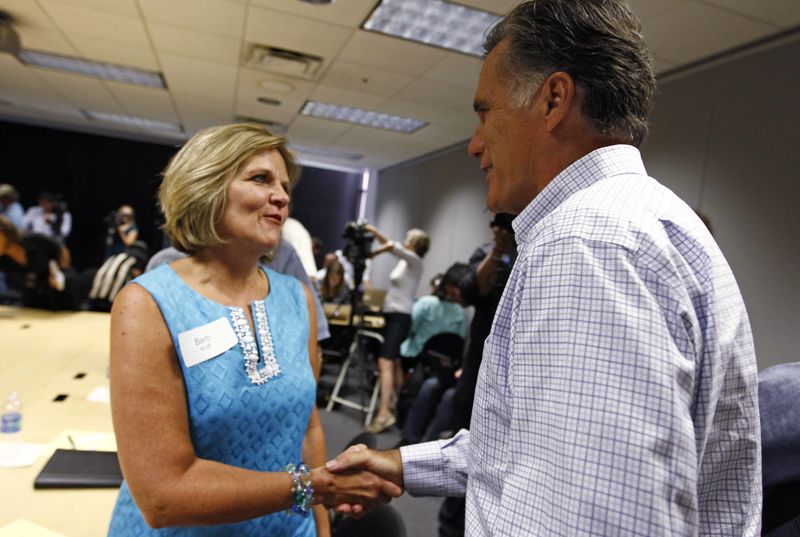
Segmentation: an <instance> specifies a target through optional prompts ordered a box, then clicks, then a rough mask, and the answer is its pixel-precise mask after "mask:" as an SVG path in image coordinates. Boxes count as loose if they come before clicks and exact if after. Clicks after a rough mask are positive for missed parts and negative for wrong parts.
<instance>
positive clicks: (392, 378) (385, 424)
mask: <svg viewBox="0 0 800 537" xmlns="http://www.w3.org/2000/svg"><path fill="white" fill-rule="evenodd" d="M365 229H366V230H367V231H369V232H371V233H372V234H373V235H375V238H376V239H378V242H380V243H381V246H380V247H379V248H378V249H377V250H375V251H373V252H372V254H370V255H371V257H375V256H376V255H378V254H382V253H384V252H390V253H391V254H392V255H394V256H395V257H397V258H398V261H397V265H395V267H394V269H393V270H392V273H391V275H390V276H389V290H388V292H387V293H386V298H385V299H384V302H383V313H384V317H385V319H386V326H385V328H384V331H383V337H384V343H383V347H381V353H380V357H379V358H378V371H379V374H380V386H381V398H380V404H379V407H378V413H377V415H376V416H375V419H374V420H372V423H370V424H369V425H368V426H367V430H368V431H370V432H373V433H379V432H381V431H383V430H385V429H388V428H389V427H391V426H392V425H394V424H395V422H396V421H397V418H396V417H395V416H394V414H393V413H392V408H391V404H392V393H393V390H396V391H397V392H398V393H399V391H400V387H401V386H402V383H403V370H402V367H401V364H400V344H401V343H402V342H403V340H404V339H405V338H406V336H407V335H408V331H409V329H410V328H411V309H412V308H413V306H414V298H415V296H416V293H417V287H418V286H419V281H420V279H421V278H422V257H423V256H424V255H425V253H426V252H427V251H428V248H430V244H431V240H430V237H429V236H428V234H427V233H425V232H424V231H422V230H421V229H411V230H409V231H408V233H406V238H405V240H404V241H403V243H402V244H400V243H398V242H395V241H390V240H389V239H387V238H386V236H384V235H383V233H381V232H380V231H378V229H376V228H375V227H374V226H371V225H369V224H367V225H366V226H365Z"/></svg>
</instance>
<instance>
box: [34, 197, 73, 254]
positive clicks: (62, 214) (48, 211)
mask: <svg viewBox="0 0 800 537" xmlns="http://www.w3.org/2000/svg"><path fill="white" fill-rule="evenodd" d="M22 227H23V230H24V231H25V232H27V233H38V234H39V235H45V236H47V237H51V238H53V239H55V240H56V242H58V243H59V244H63V243H64V240H66V238H67V237H68V236H69V232H70V231H72V214H71V213H70V212H69V210H67V204H66V203H64V201H62V200H61V198H60V197H59V196H57V195H55V194H52V193H50V192H42V193H41V194H39V204H38V205H35V206H33V207H31V208H29V209H28V210H27V212H26V213H25V218H24V219H23V226H22Z"/></svg>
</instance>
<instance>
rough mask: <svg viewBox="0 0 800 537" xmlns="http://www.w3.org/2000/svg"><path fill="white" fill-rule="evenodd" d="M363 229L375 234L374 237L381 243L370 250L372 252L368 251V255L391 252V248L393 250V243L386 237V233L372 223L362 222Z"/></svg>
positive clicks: (373, 255)
mask: <svg viewBox="0 0 800 537" xmlns="http://www.w3.org/2000/svg"><path fill="white" fill-rule="evenodd" d="M364 230H366V231H369V232H370V233H372V234H373V235H375V238H376V239H378V242H379V243H381V245H380V246H379V247H377V248H375V249H374V250H372V252H370V254H369V256H370V257H375V256H376V255H380V254H382V253H384V252H391V251H392V250H394V243H393V242H392V241H390V240H389V239H387V238H386V235H384V234H383V233H381V232H380V231H379V230H378V228H376V227H375V226H373V225H372V224H364Z"/></svg>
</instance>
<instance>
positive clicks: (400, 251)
mask: <svg viewBox="0 0 800 537" xmlns="http://www.w3.org/2000/svg"><path fill="white" fill-rule="evenodd" d="M391 244H392V250H391V252H392V254H394V256H395V257H398V258H400V259H403V260H404V261H405V262H406V263H408V264H409V265H411V264H421V263H422V260H421V259H420V258H419V256H418V255H417V254H415V253H414V252H412V251H411V250H409V249H408V248H406V247H405V246H403V244H402V243H400V242H397V241H391Z"/></svg>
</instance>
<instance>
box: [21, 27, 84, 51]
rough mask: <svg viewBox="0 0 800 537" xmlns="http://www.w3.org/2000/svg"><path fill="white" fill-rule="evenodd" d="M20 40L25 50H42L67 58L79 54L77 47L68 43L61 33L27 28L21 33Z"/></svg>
mask: <svg viewBox="0 0 800 537" xmlns="http://www.w3.org/2000/svg"><path fill="white" fill-rule="evenodd" d="M19 39H20V42H21V43H22V48H24V49H30V50H41V51H44V52H52V53H55V54H64V55H67V56H75V55H76V54H77V51H76V50H75V47H74V46H73V45H72V43H70V42H69V41H67V39H66V38H65V37H64V35H63V34H62V33H61V32H57V31H55V32H51V31H49V30H39V29H36V28H26V29H21V30H20V31H19Z"/></svg>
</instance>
